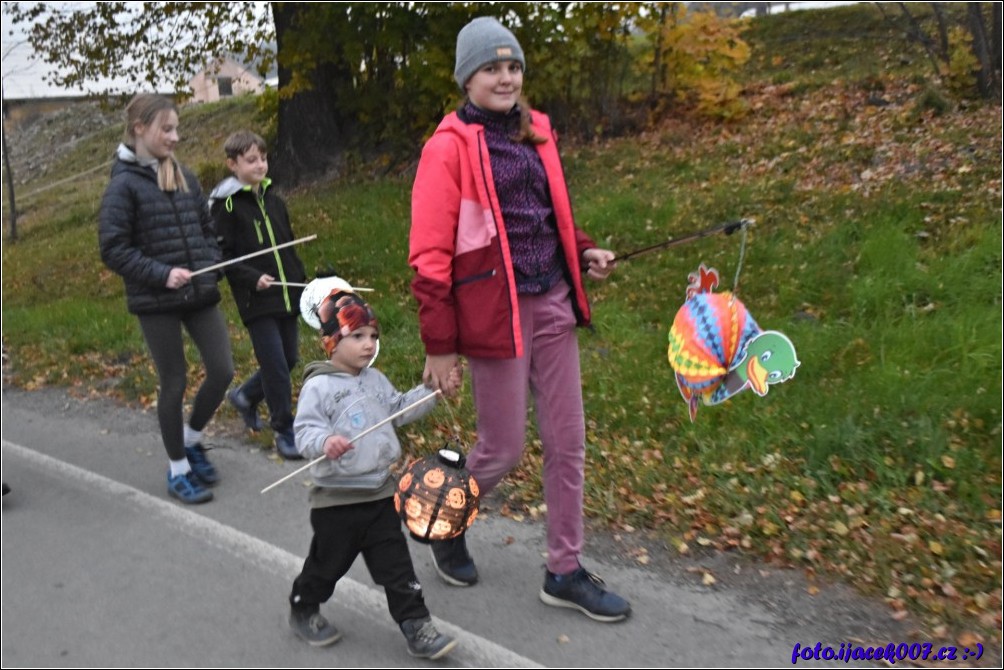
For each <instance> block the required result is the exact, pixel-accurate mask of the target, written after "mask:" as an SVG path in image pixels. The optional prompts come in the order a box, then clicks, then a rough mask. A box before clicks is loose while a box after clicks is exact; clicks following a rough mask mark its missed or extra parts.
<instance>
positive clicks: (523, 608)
mask: <svg viewBox="0 0 1004 670" xmlns="http://www.w3.org/2000/svg"><path fill="white" fill-rule="evenodd" d="M0 411H2V447H3V449H2V468H3V480H4V481H5V482H6V483H8V484H9V485H10V486H11V488H12V493H11V494H10V495H7V496H5V497H4V498H3V517H2V521H3V523H2V579H3V590H2V664H3V666H4V667H24V666H41V667H54V666H59V667H66V666H78V667H126V666H128V667H137V666H146V667H179V666H181V667H227V666H267V667H286V666H289V667H297V666H298V667H322V666H323V667H328V666H332V665H337V666H346V667H415V666H419V667H421V666H426V665H433V664H437V665H443V666H447V667H529V666H559V667H722V666H737V667H778V666H791V665H792V660H791V659H792V649H793V646H794V645H795V643H799V644H801V645H802V646H803V647H805V646H810V647H811V646H813V645H815V644H816V642H822V643H823V644H824V645H832V646H834V647H836V648H839V646H840V644H841V643H845V642H851V643H853V644H855V645H869V644H874V645H879V644H881V645H885V644H887V643H888V642H900V641H903V640H905V639H907V634H908V631H909V630H910V629H911V626H910V623H909V622H908V621H904V622H896V621H893V620H892V619H891V617H890V611H889V610H888V609H886V608H885V607H884V606H883V605H882V604H881V603H877V602H873V601H869V600H865V599H863V598H861V597H859V596H857V595H855V594H854V593H853V592H851V591H850V590H849V589H848V588H846V587H844V586H841V585H832V584H831V585H827V584H823V585H822V589H821V591H820V592H819V593H817V594H810V593H809V592H808V589H807V585H806V583H805V580H804V577H803V576H802V575H801V574H800V573H798V572H794V571H785V570H778V569H775V568H771V567H767V566H763V565H757V564H755V563H752V562H750V561H748V560H745V559H743V558H742V557H740V556H736V555H732V554H710V553H709V554H705V555H698V556H693V557H686V558H683V557H679V556H676V555H675V552H674V551H673V550H670V549H666V548H665V547H662V546H660V545H659V544H658V543H652V542H648V543H646V541H645V540H644V538H642V537H641V536H640V535H639V536H637V537H635V536H634V535H631V534H626V535H625V534H623V533H622V534H621V535H620V536H619V537H614V536H611V535H608V534H606V533H602V532H594V533H591V534H590V535H589V536H588V537H587V549H586V553H585V555H584V557H583V563H584V564H585V566H586V567H587V568H589V569H591V570H593V571H595V572H597V573H599V574H600V575H602V576H603V578H604V579H605V580H606V581H607V583H608V585H609V586H610V587H611V588H613V589H615V590H617V591H618V592H619V593H620V594H621V595H623V596H624V597H626V598H628V599H629V600H630V601H631V603H632V606H633V616H632V617H631V618H630V619H629V620H628V621H626V622H623V623H617V624H601V623H597V622H594V621H592V620H590V619H587V618H586V617H584V616H582V615H581V614H579V613H577V612H574V611H571V610H563V609H555V608H551V607H548V606H546V605H544V604H543V603H541V602H540V601H539V600H538V597H537V593H538V591H539V589H540V586H541V581H542V578H543V563H544V559H543V551H544V534H543V530H544V529H543V525H542V524H540V523H536V522H529V521H524V522H517V521H514V520H512V519H509V518H504V517H502V516H500V515H499V514H497V513H493V510H492V509H490V507H491V505H490V501H487V503H486V504H487V505H488V507H489V509H487V510H486V513H484V514H482V515H481V516H479V518H478V521H477V522H476V523H475V525H474V527H473V528H472V530H471V532H470V535H469V545H470V548H471V552H472V554H473V556H474V558H475V559H476V561H477V563H478V569H479V572H480V573H481V578H482V580H481V583H479V584H478V585H477V586H475V587H472V588H466V589H465V588H456V587H451V586H447V585H445V584H443V583H442V582H441V581H439V579H438V577H437V576H436V574H435V571H434V569H433V567H432V564H431V559H430V557H429V552H428V549H427V547H425V546H423V545H420V544H418V543H413V544H412V556H413V558H414V561H415V565H416V570H417V572H418V576H419V578H420V579H421V580H422V584H423V587H424V590H425V595H426V601H427V604H428V605H429V608H430V610H432V612H433V615H434V616H435V617H436V620H437V623H438V624H439V625H440V628H441V629H442V630H444V631H445V632H447V633H449V634H451V635H454V636H457V637H458V638H459V639H460V645H459V646H458V648H457V649H456V650H455V651H454V652H453V653H451V654H450V655H449V656H448V657H447V658H445V659H443V660H442V661H439V662H427V661H421V660H416V659H413V658H411V657H410V656H409V655H408V654H407V650H406V645H405V643H404V639H403V637H402V636H401V634H400V632H399V631H398V630H397V627H396V625H395V624H394V622H393V621H392V620H391V618H390V616H389V614H388V613H387V609H386V603H385V601H384V598H383V593H382V591H381V590H379V589H377V588H376V587H375V586H374V585H373V583H372V581H371V580H370V578H369V575H368V574H367V573H366V571H365V566H363V565H362V562H361V561H359V562H357V564H356V565H355V566H354V567H353V570H352V572H351V573H350V576H349V578H348V579H346V580H344V581H343V582H342V583H340V584H339V587H338V589H337V590H336V592H335V596H334V597H333V598H332V600H331V601H330V602H329V603H327V604H326V605H324V606H323V608H322V611H323V612H324V613H325V614H326V616H328V617H329V618H330V619H331V620H332V621H333V622H334V623H335V624H336V625H337V626H338V627H339V628H340V629H342V631H343V632H344V637H343V638H342V640H341V641H340V642H339V643H338V644H336V645H334V646H332V647H328V648H323V649H314V648H311V647H309V646H307V645H305V644H304V643H302V642H300V641H299V640H298V639H297V638H295V637H294V636H293V634H292V633H291V632H290V630H289V628H288V625H287V623H286V617H287V613H288V609H287V600H286V597H287V595H288V593H289V588H290V585H291V582H292V579H293V578H294V577H295V576H296V575H297V574H298V572H299V569H300V566H301V563H302V557H303V555H304V554H305V552H306V549H307V546H308V544H309V541H310V527H309V522H308V518H307V513H308V512H307V506H306V496H307V490H306V486H305V484H304V481H305V478H299V479H295V480H293V481H291V482H289V483H287V484H284V485H283V486H280V487H278V488H276V489H274V490H273V491H271V492H269V493H268V494H265V495H262V494H261V493H260V491H261V489H262V488H264V487H265V486H266V485H268V484H270V483H272V482H274V481H275V480H277V479H279V478H280V477H282V476H283V475H285V474H288V473H289V472H291V471H292V470H293V469H294V468H295V467H297V466H298V465H299V464H298V463H297V464H293V463H289V464H287V463H283V462H281V461H279V460H276V459H274V458H270V457H269V454H268V453H267V452H264V451H262V450H261V449H259V448H258V447H257V446H256V445H255V444H254V443H253V442H251V441H249V440H246V439H244V438H243V437H242V436H241V435H240V434H239V432H237V431H236V428H235V426H234V425H232V424H233V423H234V421H232V420H229V419H227V418H226V417H223V418H221V419H218V420H217V421H216V422H214V424H211V426H210V430H209V431H207V432H209V433H212V432H215V434H210V436H209V438H208V440H207V442H208V444H209V445H210V446H212V447H214V448H213V449H212V451H211V452H210V456H211V458H212V460H213V461H214V463H215V464H216V465H217V467H218V469H219V470H220V472H221V475H222V481H221V483H220V484H219V485H218V486H217V487H215V489H214V491H215V494H216V498H215V500H214V501H212V502H210V503H208V504H205V505H200V506H184V505H181V504H179V503H177V502H175V501H173V500H171V499H169V498H168V497H167V495H166V491H165V472H166V456H165V454H164V452H163V447H162V446H161V443H160V437H159V434H158V432H157V426H156V417H155V416H154V414H153V413H151V412H144V411H140V410H136V409H130V408H126V407H122V406H118V405H115V404H113V403H111V402H109V401H106V400H80V399H76V398H73V397H71V396H70V395H68V394H67V393H65V392H64V391H60V390H44V391H35V392H23V391H18V390H13V389H9V388H5V389H4V392H3V397H2V407H0ZM639 546H645V548H646V549H648V555H649V557H650V559H651V560H650V562H649V563H648V564H647V565H641V564H639V563H638V562H637V561H635V560H634V559H633V558H632V557H631V550H632V549H637V548H638V547H639ZM705 573H709V574H712V575H714V576H715V577H716V579H715V583H714V584H710V585H707V584H704V583H702V577H703V575H704V574H705ZM798 664H799V665H817V666H824V667H825V666H827V665H831V664H832V662H831V663H827V662H824V661H811V662H808V663H807V662H804V661H802V660H799V661H798ZM859 665H860V664H859ZM850 666H851V667H853V666H854V663H852V664H850Z"/></svg>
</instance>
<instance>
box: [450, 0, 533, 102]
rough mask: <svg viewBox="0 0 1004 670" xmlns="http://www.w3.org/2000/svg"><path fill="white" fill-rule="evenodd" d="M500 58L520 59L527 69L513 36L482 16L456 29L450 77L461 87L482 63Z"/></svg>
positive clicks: (521, 51) (488, 17) (488, 18)
mask: <svg viewBox="0 0 1004 670" xmlns="http://www.w3.org/2000/svg"><path fill="white" fill-rule="evenodd" d="M500 60H514V61H519V64H520V65H522V66H523V68H524V69H526V60H525V59H524V57H523V49H522V47H520V45H519V42H518V41H517V40H516V36H515V35H513V34H512V32H511V31H510V30H509V29H508V28H506V27H505V26H503V25H502V24H501V23H499V22H498V20H497V19H494V18H492V17H490V16H481V17H478V18H476V19H474V20H473V21H471V22H470V23H468V24H467V25H466V26H464V27H463V28H461V29H460V32H459V33H457V65H456V67H455V68H454V70H453V78H454V79H456V80H457V84H458V85H459V86H460V88H461V89H463V88H464V84H466V83H467V80H468V79H470V78H471V77H472V76H474V73H475V72H477V71H478V68H480V67H481V66H482V65H484V64H486V63H494V62H497V61H500Z"/></svg>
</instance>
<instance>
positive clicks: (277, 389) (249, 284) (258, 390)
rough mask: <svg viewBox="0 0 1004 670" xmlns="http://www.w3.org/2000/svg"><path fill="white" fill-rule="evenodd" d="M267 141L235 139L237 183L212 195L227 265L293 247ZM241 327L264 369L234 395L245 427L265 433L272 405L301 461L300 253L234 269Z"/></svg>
mask: <svg viewBox="0 0 1004 670" xmlns="http://www.w3.org/2000/svg"><path fill="white" fill-rule="evenodd" d="M266 148H267V147H266V145H265V140H263V139H262V138H261V137H260V136H259V135H257V134H255V133H252V132H250V131H247V130H241V131H238V132H236V133H234V134H232V135H231V136H230V137H229V138H227V141H226V143H225V144H224V145H223V150H224V151H225V152H226V155H227V167H228V168H229V169H230V171H231V172H233V176H232V177H228V178H227V179H225V180H223V181H222V182H220V184H219V185H218V186H217V187H216V188H215V189H214V190H213V192H212V193H211V194H210V211H211V212H212V214H213V218H214V219H215V220H216V230H217V234H218V235H219V236H220V247H221V248H222V250H223V257H224V258H225V259H232V258H238V257H240V256H244V255H246V254H249V253H252V252H255V251H260V250H262V249H268V248H269V247H274V246H276V245H279V244H283V243H284V242H291V241H292V240H293V230H292V228H291V227H290V224H289V213H288V212H287V211H286V203H285V202H283V200H282V198H280V197H279V196H278V195H276V193H275V190H274V189H271V188H270V186H271V184H272V180H271V179H269V178H268V177H266V176H265V175H266V173H267V172H268V156H267V153H266ZM226 274H227V279H228V280H229V282H230V288H231V292H232V293H233V296H234V300H235V301H236V302H237V310H238V312H240V315H241V321H243V322H244V326H245V327H246V328H247V330H248V333H249V335H250V336H251V345H252V347H253V348H254V353H255V358H257V359H258V370H257V371H255V373H254V374H253V375H251V377H250V378H248V380H247V381H245V382H244V383H243V384H241V385H239V386H238V387H236V388H234V389H233V390H231V391H230V392H229V393H228V394H227V399H228V400H229V401H230V403H231V404H232V405H233V406H234V407H235V408H236V409H237V412H238V414H240V416H241V418H242V419H243V420H244V424H245V425H246V426H247V427H248V428H249V429H251V430H255V431H257V430H261V428H262V425H261V420H260V419H259V418H258V404H259V403H260V402H261V401H262V400H265V401H266V404H267V405H268V410H269V416H270V424H271V427H272V431H273V432H274V434H275V447H276V450H277V451H278V452H279V453H280V454H282V456H283V457H284V458H287V459H298V458H300V454H299V453H298V452H297V450H296V443H295V439H294V436H293V409H292V394H293V385H292V382H291V381H290V372H291V371H292V369H293V368H294V367H295V366H296V363H297V357H298V353H299V351H298V350H299V324H298V317H299V313H300V294H301V293H302V292H303V289H302V288H301V287H291V286H289V285H288V283H290V282H292V283H303V282H304V281H305V279H306V274H305V272H304V269H303V263H301V262H300V259H299V257H297V255H296V252H295V251H293V248H292V247H286V248H284V249H279V250H276V251H274V252H273V253H270V254H262V255H259V256H255V257H253V258H249V259H247V260H245V261H243V262H241V263H237V264H234V265H230V266H228V267H227V268H226Z"/></svg>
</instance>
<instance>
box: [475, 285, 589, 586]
mask: <svg viewBox="0 0 1004 670" xmlns="http://www.w3.org/2000/svg"><path fill="white" fill-rule="evenodd" d="M569 290H570V289H569V286H568V284H566V283H565V282H564V281H562V282H559V284H558V285H557V286H555V287H554V288H552V289H551V290H550V291H548V292H547V293H545V294H543V295H539V296H520V297H519V318H520V325H521V326H522V332H523V356H522V357H521V358H510V359H490V358H469V359H468V363H469V365H470V371H471V385H472V388H473V393H474V406H475V407H476V409H477V413H478V426H477V429H478V441H477V444H475V445H474V448H473V449H472V450H471V453H470V455H469V456H468V458H467V467H468V469H469V470H470V472H471V474H472V475H474V478H475V479H476V480H477V482H478V485H479V486H480V487H481V490H482V491H483V492H488V491H490V490H492V489H493V488H495V485H496V484H498V483H499V481H501V480H502V478H503V477H505V475H506V473H508V472H509V471H510V470H511V469H512V468H514V467H515V466H516V465H517V464H518V463H519V460H520V458H521V456H522V454H523V448H524V446H525V444H526V416H527V406H528V404H527V403H528V397H529V394H532V395H533V399H534V402H535V409H536V416H537V430H538V433H539V434H540V439H541V442H542V443H543V451H544V477H543V481H544V502H545V503H546V504H547V569H548V570H550V571H551V572H553V573H555V574H564V573H568V572H571V571H573V570H576V569H578V567H579V554H580V553H581V551H582V537H583V521H582V489H583V480H584V470H583V469H584V467H585V455H586V450H585V437H586V428H585V418H584V415H583V409H582V381H581V378H580V375H579V343H578V339H577V335H576V332H575V316H574V314H573V313H572V303H571V299H570V297H569Z"/></svg>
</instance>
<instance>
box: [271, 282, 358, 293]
mask: <svg viewBox="0 0 1004 670" xmlns="http://www.w3.org/2000/svg"><path fill="white" fill-rule="evenodd" d="M269 286H297V287H300V288H306V287H307V286H309V284H302V283H300V282H295V281H274V282H272V283H271V284H269ZM352 291H353V292H355V291H376V289H375V288H364V287H362V286H353V287H352Z"/></svg>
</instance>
